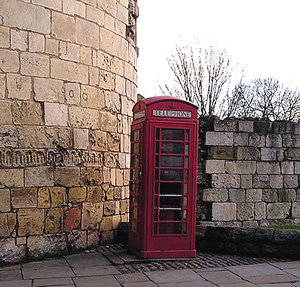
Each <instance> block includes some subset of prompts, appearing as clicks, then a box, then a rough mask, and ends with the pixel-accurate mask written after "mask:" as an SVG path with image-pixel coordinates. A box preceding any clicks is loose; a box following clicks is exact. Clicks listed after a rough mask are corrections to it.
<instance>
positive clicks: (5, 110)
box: [0, 101, 12, 125]
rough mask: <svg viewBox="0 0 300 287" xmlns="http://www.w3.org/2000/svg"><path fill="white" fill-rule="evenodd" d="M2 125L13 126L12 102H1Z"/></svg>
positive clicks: (0, 119)
mask: <svg viewBox="0 0 300 287" xmlns="http://www.w3.org/2000/svg"><path fill="white" fill-rule="evenodd" d="M0 114H1V118H0V124H1V125H7V124H12V113H11V102H9V101H1V102H0Z"/></svg>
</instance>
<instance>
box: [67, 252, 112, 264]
mask: <svg viewBox="0 0 300 287" xmlns="http://www.w3.org/2000/svg"><path fill="white" fill-rule="evenodd" d="M65 259H66V260H67V262H68V263H69V264H70V266H71V267H93V266H103V265H111V263H110V262H109V261H108V260H107V258H106V257H105V256H104V255H102V254H99V253H91V254H90V253H88V254H74V255H69V256H65Z"/></svg>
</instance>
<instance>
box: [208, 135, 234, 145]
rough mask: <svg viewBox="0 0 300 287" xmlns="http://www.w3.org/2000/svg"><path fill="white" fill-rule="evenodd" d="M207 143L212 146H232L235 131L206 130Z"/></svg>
mask: <svg viewBox="0 0 300 287" xmlns="http://www.w3.org/2000/svg"><path fill="white" fill-rule="evenodd" d="M205 144H206V145H212V146H215V145H216V146H232V145H233V133H232V132H206V138H205Z"/></svg>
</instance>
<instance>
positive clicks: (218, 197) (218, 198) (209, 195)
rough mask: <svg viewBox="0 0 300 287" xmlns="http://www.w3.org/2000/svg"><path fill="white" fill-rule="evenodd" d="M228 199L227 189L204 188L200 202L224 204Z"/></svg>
mask: <svg viewBox="0 0 300 287" xmlns="http://www.w3.org/2000/svg"><path fill="white" fill-rule="evenodd" d="M227 199H228V191H227V189H216V188H206V189H204V190H203V195H202V200H203V201H205V202H225V201H227Z"/></svg>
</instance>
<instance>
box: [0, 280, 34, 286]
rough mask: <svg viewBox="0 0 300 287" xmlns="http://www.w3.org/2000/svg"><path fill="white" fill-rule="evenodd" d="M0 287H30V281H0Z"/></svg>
mask: <svg viewBox="0 0 300 287" xmlns="http://www.w3.org/2000/svg"><path fill="white" fill-rule="evenodd" d="M0 287H31V280H10V281H0Z"/></svg>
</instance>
